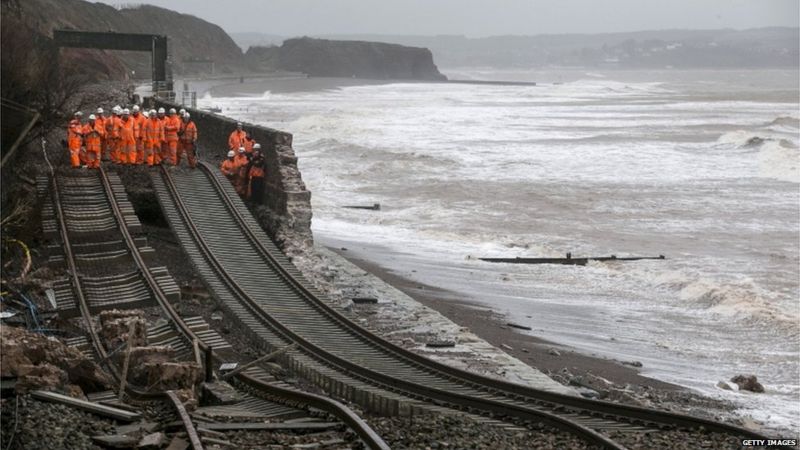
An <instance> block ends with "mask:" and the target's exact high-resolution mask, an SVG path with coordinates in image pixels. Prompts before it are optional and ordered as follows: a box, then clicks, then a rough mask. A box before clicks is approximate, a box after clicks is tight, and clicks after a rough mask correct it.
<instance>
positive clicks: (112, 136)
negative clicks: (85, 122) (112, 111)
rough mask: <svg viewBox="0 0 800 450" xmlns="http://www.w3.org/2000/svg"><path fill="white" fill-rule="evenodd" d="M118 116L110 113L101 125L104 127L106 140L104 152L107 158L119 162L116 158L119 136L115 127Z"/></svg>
mask: <svg viewBox="0 0 800 450" xmlns="http://www.w3.org/2000/svg"><path fill="white" fill-rule="evenodd" d="M118 121H119V117H118V116H116V115H112V116H110V117H106V118H105V120H104V121H103V125H104V126H105V127H106V141H105V146H106V147H105V149H104V150H105V153H106V156H107V157H108V159H110V160H111V161H112V162H119V159H118V158H117V146H118V143H117V141H118V138H119V130H118V129H117V126H118V123H117V122H118Z"/></svg>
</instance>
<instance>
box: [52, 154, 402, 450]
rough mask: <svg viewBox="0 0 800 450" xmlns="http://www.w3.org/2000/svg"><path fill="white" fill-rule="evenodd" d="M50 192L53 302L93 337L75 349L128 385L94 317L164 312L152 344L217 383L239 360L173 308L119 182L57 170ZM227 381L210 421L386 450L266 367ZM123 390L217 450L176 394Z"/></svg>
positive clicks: (345, 413)
mask: <svg viewBox="0 0 800 450" xmlns="http://www.w3.org/2000/svg"><path fill="white" fill-rule="evenodd" d="M50 187H51V189H50V200H51V203H50V204H48V206H46V207H45V214H44V215H45V220H44V222H43V227H44V230H45V233H46V234H49V235H50V236H51V237H60V241H61V242H60V244H61V247H62V248H63V255H60V256H56V257H55V259H56V260H59V259H61V262H63V263H64V265H65V266H66V269H67V272H68V274H69V275H70V277H69V280H68V281H64V282H62V283H61V284H60V289H59V288H58V287H57V293H56V299H57V302H56V303H57V305H58V309H59V310H60V311H61V312H64V313H65V316H67V317H69V316H70V315H72V316H77V315H79V316H80V317H82V319H83V323H84V327H83V329H84V331H85V332H86V334H87V336H85V337H84V336H79V337H77V338H73V339H71V340H70V342H69V343H70V344H71V345H74V346H76V347H78V348H79V349H81V350H82V351H84V353H88V354H92V353H93V354H94V356H95V359H96V360H97V361H98V362H100V363H101V364H102V365H103V366H104V367H105V368H106V370H107V371H108V372H109V373H111V374H112V375H113V376H114V378H115V379H116V380H117V381H118V382H122V381H123V380H126V379H127V373H126V370H125V368H123V369H122V370H120V368H119V366H118V365H117V364H114V362H113V357H114V354H115V353H116V352H118V351H120V348H122V347H124V346H120V348H117V349H115V350H111V351H109V349H108V348H107V345H106V343H104V342H103V339H102V338H101V336H100V335H99V333H98V331H97V328H96V326H95V324H94V322H95V318H96V316H97V315H98V314H102V312H103V311H108V310H109V309H132V308H139V307H147V306H157V307H158V308H159V309H160V311H161V317H162V318H165V319H167V320H166V321H163V320H162V321H160V323H158V324H157V325H156V326H151V327H149V328H148V329H147V337H148V340H149V341H150V343H151V344H159V345H162V346H169V347H170V348H171V349H172V352H174V355H175V357H176V360H182V361H187V360H188V361H194V362H196V364H197V366H200V367H202V366H205V368H206V374H207V375H206V382H212V381H214V380H213V378H214V374H213V371H212V370H211V368H212V367H218V366H219V364H221V363H225V362H231V361H234V360H235V356H234V354H233V352H232V351H231V346H230V345H229V344H228V343H227V342H226V341H225V340H224V339H223V338H222V337H221V336H220V335H219V334H218V333H216V332H215V331H213V330H211V329H209V327H208V325H207V324H206V323H205V322H204V321H203V319H202V318H200V317H190V318H184V317H182V316H181V315H180V314H178V312H177V311H176V310H175V308H174V307H173V305H172V302H173V301H176V300H177V299H179V296H180V291H179V289H178V287H177V285H176V284H175V282H174V281H173V280H172V278H171V277H170V276H169V274H168V273H167V272H166V269H165V268H158V267H155V268H153V267H150V265H149V264H148V261H147V254H148V253H149V252H151V251H152V249H150V248H149V247H148V246H147V245H146V240H144V239H141V238H136V237H134V235H133V232H136V231H139V229H140V225H139V223H138V219H137V218H136V215H135V213H134V212H133V208H132V207H131V205H130V203H129V202H128V201H127V197H126V194H125V190H124V187H123V185H122V182H121V180H120V179H119V177H118V176H117V174H115V173H108V172H107V171H106V170H104V169H101V170H99V171H89V172H83V173H77V172H74V171H73V172H71V173H70V175H66V174H63V173H62V174H56V173H55V171H53V172H52V173H51V180H50ZM132 231H133V232H132ZM65 284H69V286H64V285H65ZM57 286H58V283H57ZM131 330H132V328H131ZM129 337H130V336H129ZM129 350H130V349H129ZM172 352H171V353H172ZM200 355H206V357H205V358H203V357H201V356H200ZM204 359H205V360H204ZM230 381H231V385H233V386H234V387H235V389H234V390H235V393H236V397H237V399H236V401H232V402H230V403H231V404H223V405H212V406H209V407H204V408H205V413H207V414H214V415H218V416H220V417H225V416H241V417H251V416H254V417H258V418H259V419H261V420H282V419H291V420H293V421H297V420H301V421H303V423H305V424H307V425H306V426H307V427H309V428H310V429H311V428H313V425H315V424H319V425H324V424H327V425H326V426H327V427H328V428H332V427H331V425H333V428H342V429H344V428H349V429H350V430H352V432H353V433H354V434H355V436H357V438H358V439H360V440H361V441H362V442H363V443H364V444H365V445H366V446H367V447H369V448H372V449H387V448H388V446H387V445H386V444H385V443H384V442H383V440H382V439H381V438H380V437H379V436H378V435H377V434H376V433H375V432H374V431H373V430H372V429H371V428H370V427H369V426H368V425H367V424H366V422H365V421H364V420H363V419H362V418H360V417H359V416H357V415H356V414H355V413H354V412H353V411H352V410H350V409H349V408H347V407H346V406H344V405H342V404H341V403H339V402H337V401H335V400H332V399H330V398H327V397H324V396H320V395H316V394H312V393H308V392H304V391H301V390H299V389H297V388H295V387H293V386H292V385H289V384H287V383H284V382H281V381H279V380H276V379H275V378H274V377H273V376H272V375H271V374H269V373H268V372H267V371H265V370H264V369H262V368H261V367H259V366H252V367H249V368H247V369H246V370H244V371H242V372H241V373H237V374H235V375H234V376H232V377H230ZM121 386H124V387H123V388H122V390H123V391H124V393H125V395H126V396H127V397H129V398H130V399H131V400H132V401H134V402H154V401H158V402H165V403H167V404H171V405H173V406H174V408H175V410H176V412H177V413H178V416H179V417H180V419H181V422H182V424H183V427H184V431H185V433H186V436H187V438H188V439H189V441H190V442H191V444H192V447H193V448H195V449H198V448H202V447H203V443H204V442H209V443H215V442H216V443H219V442H218V441H219V440H215V438H214V436H217V437H218V436H219V433H218V432H215V431H213V430H211V429H210V428H208V429H206V428H202V427H200V428H195V423H194V422H195V421H194V420H193V419H192V418H191V417H190V416H189V415H188V413H187V412H186V410H185V409H184V407H183V403H182V402H181V401H180V400H179V399H178V397H177V396H176V395H175V394H174V393H173V392H171V391H167V392H164V391H161V392H150V390H148V389H146V388H143V387H142V386H132V385H131V384H130V383H127V384H126V383H125V382H122V383H121ZM204 387H205V385H204ZM117 395H120V397H122V395H121V394H115V393H113V392H106V393H101V394H100V395H95V396H94V398H95V399H98V400H99V399H106V400H109V399H110V398H113V397H116V396H117ZM318 418H329V419H331V418H332V419H334V422H333V423H331V422H330V421H328V422H319V420H318ZM337 424H338V425H337ZM275 425H276V428H278V427H279V424H275ZM301 425H302V424H298V423H294V428H302V426H301ZM289 428H292V427H289ZM198 430H199V432H198Z"/></svg>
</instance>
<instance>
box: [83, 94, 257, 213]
mask: <svg viewBox="0 0 800 450" xmlns="http://www.w3.org/2000/svg"><path fill="white" fill-rule="evenodd" d="M81 117H83V113H81V112H80V111H78V112H76V113H75V116H74V118H73V119H72V120H71V121H70V122H69V125H68V126H67V147H68V148H69V158H70V164H71V165H72V167H81V166H83V167H88V168H98V167H100V161H101V159H103V158H104V157H105V158H107V159H108V160H110V161H111V162H113V163H115V164H146V165H148V166H155V165H158V164H167V165H173V166H177V165H180V162H181V159H182V158H183V155H184V154H185V155H186V160H187V162H188V164H189V167H191V168H194V167H196V166H197V152H196V143H197V137H198V135H197V126H196V125H195V123H194V122H193V121H192V120H191V116H190V115H189V113H188V112H186V110H184V109H181V110H180V111H175V109H174V108H171V109H170V110H169V114H167V113H166V111H165V110H164V108H159V109H158V111H156V110H155V109H151V110H150V111H141V108H140V107H139V105H134V106H133V107H132V108H131V109H130V110H128V108H124V109H123V108H121V107H120V106H115V107H114V108H112V109H111V115H104V114H103V108H97V111H96V113H95V114H91V115H89V120H88V122H86V123H82V122H81ZM228 147H229V151H228V158H227V159H225V160H224V161H223V162H222V165H221V167H220V170H221V171H222V173H223V174H225V176H226V177H228V179H229V180H230V181H231V183H232V184H233V187H234V188H235V189H236V192H237V193H238V194H239V195H240V196H242V197H244V198H245V199H248V200H250V201H252V202H255V203H261V202H262V200H263V193H264V173H265V165H264V164H265V162H264V156H263V155H262V153H261V144H259V143H257V142H256V141H255V140H254V139H253V138H252V137H251V136H250V134H249V133H247V132H245V131H244V129H243V127H242V124H241V123H237V124H236V129H235V130H234V131H233V132H232V133H231V135H230V137H229V138H228Z"/></svg>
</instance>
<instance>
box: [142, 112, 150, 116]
mask: <svg viewBox="0 0 800 450" xmlns="http://www.w3.org/2000/svg"><path fill="white" fill-rule="evenodd" d="M142 116H144V117H150V114H148V113H147V111H142Z"/></svg>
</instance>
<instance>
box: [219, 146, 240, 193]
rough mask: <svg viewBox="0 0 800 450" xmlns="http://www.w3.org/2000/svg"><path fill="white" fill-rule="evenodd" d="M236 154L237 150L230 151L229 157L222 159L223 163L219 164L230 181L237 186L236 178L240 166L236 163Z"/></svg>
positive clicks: (221, 170)
mask: <svg viewBox="0 0 800 450" xmlns="http://www.w3.org/2000/svg"><path fill="white" fill-rule="evenodd" d="M235 156H236V152H234V151H233V150H231V151H229V152H228V159H226V160H225V161H222V165H220V166H219V170H220V172H222V174H223V175H225V177H226V178H228V181H230V182H231V184H233V185H234V187H236V179H237V177H238V175H239V166H238V165H237V164H236V160H235V159H234V157H235Z"/></svg>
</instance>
